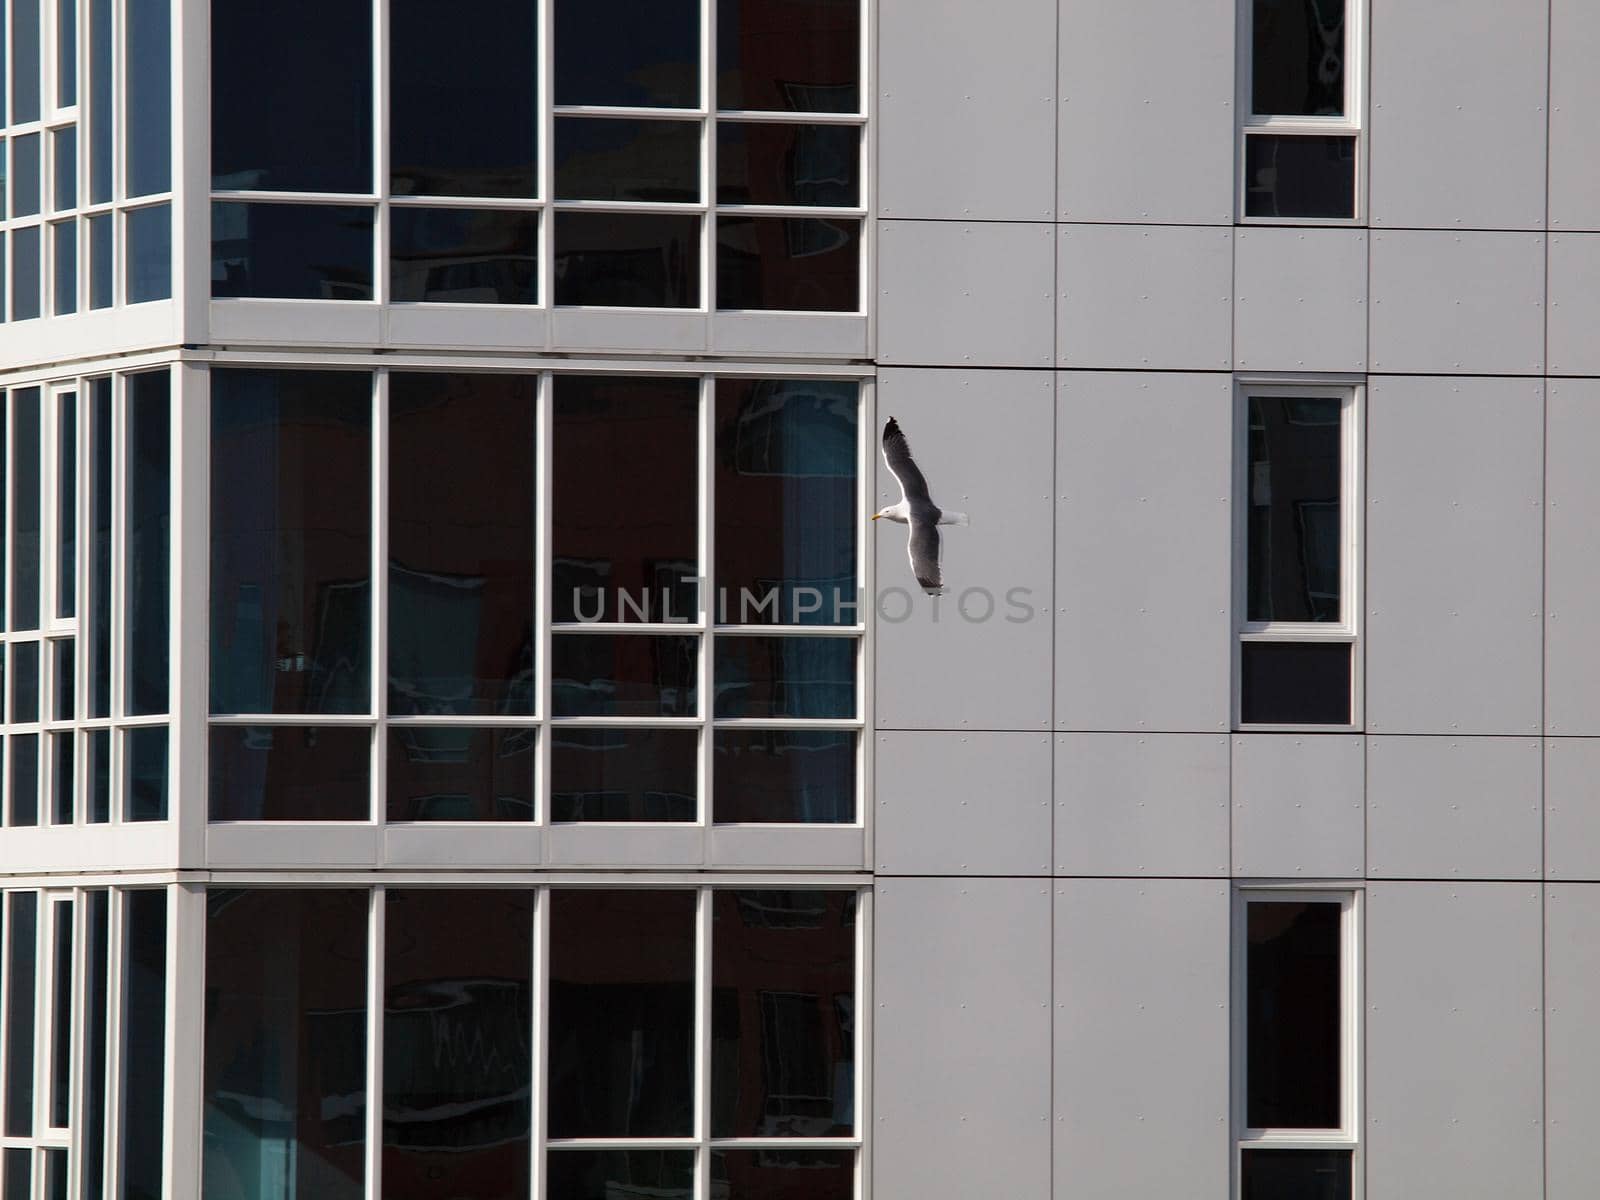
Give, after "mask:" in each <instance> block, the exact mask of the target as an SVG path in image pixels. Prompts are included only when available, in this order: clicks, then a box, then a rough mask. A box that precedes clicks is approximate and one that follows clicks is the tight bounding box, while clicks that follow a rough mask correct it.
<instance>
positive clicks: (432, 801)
mask: <svg viewBox="0 0 1600 1200" xmlns="http://www.w3.org/2000/svg"><path fill="white" fill-rule="evenodd" d="M537 746H538V735H537V733H536V732H535V731H534V730H532V729H464V728H462V727H461V726H459V725H432V726H416V725H406V726H401V727H394V726H391V727H390V729H389V778H388V788H389V797H388V806H387V807H388V813H389V820H391V821H531V820H533V777H534V771H535V764H536V761H537V760H536V757H535V755H534V751H535V749H536V748H537Z"/></svg>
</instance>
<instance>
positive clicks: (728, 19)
mask: <svg viewBox="0 0 1600 1200" xmlns="http://www.w3.org/2000/svg"><path fill="white" fill-rule="evenodd" d="M860 80H861V4H860V2H859V0H809V2H808V3H805V4H772V3H770V2H769V0H717V107H718V108H722V109H741V108H742V109H762V110H768V111H771V110H780V111H785V112H857V111H859V110H860V108H861V97H860Z"/></svg>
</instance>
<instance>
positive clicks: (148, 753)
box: [123, 725, 168, 821]
mask: <svg viewBox="0 0 1600 1200" xmlns="http://www.w3.org/2000/svg"><path fill="white" fill-rule="evenodd" d="M123 737H124V738H125V739H126V740H125V741H124V742H123V753H124V754H125V755H126V756H127V760H128V791H127V796H126V797H125V799H124V800H123V809H124V811H123V817H124V819H125V820H128V821H165V820H166V819H167V787H168V781H167V727H166V726H165V725H141V726H140V727H139V728H137V729H130V730H128V732H127V733H126V734H124V735H123Z"/></svg>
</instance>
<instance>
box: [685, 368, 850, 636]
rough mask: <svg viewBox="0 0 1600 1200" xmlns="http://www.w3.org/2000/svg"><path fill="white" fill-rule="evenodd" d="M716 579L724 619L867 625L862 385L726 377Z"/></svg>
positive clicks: (720, 414) (721, 400)
mask: <svg viewBox="0 0 1600 1200" xmlns="http://www.w3.org/2000/svg"><path fill="white" fill-rule="evenodd" d="M716 386H717V398H716V404H717V412H716V423H717V433H716V438H717V454H716V473H717V474H716V497H717V503H716V553H717V564H716V584H717V614H716V618H717V620H718V622H720V623H723V624H729V623H731V624H736V625H742V624H796V625H841V624H845V625H848V624H855V623H857V622H859V621H862V620H863V619H864V618H865V614H864V613H863V612H862V611H861V609H860V608H859V604H860V600H861V598H860V595H859V589H858V584H857V579H856V549H857V537H858V533H857V530H858V527H859V526H860V524H861V522H860V519H859V517H858V506H859V502H858V499H857V491H856V488H857V482H856V473H857V459H858V455H859V451H860V446H859V436H860V435H859V431H858V424H859V421H860V401H859V396H858V389H857V386H856V385H855V384H854V383H847V382H834V381H830V380H793V379H719V380H717V385H716Z"/></svg>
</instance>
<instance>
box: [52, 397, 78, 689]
mask: <svg viewBox="0 0 1600 1200" xmlns="http://www.w3.org/2000/svg"><path fill="white" fill-rule="evenodd" d="M77 612H78V394H77V393H76V392H62V393H60V394H59V395H58V396H57V397H56V616H58V617H73V616H76V615H77ZM67 715H68V716H71V713H68V714H67Z"/></svg>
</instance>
